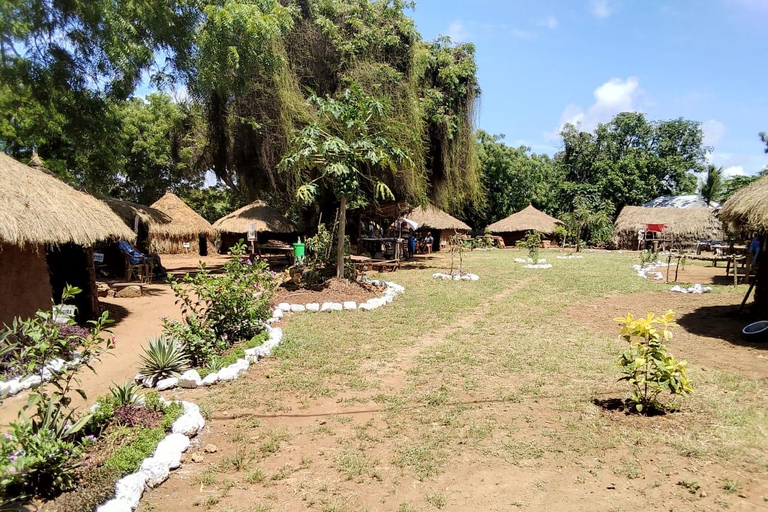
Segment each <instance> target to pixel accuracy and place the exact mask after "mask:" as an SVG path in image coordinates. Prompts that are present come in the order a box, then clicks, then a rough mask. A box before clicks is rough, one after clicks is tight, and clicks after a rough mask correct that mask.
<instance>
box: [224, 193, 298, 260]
mask: <svg viewBox="0 0 768 512" xmlns="http://www.w3.org/2000/svg"><path fill="white" fill-rule="evenodd" d="M251 225H253V227H254V228H255V230H256V233H269V234H271V235H283V237H282V238H285V236H284V235H287V234H290V233H295V232H296V226H294V225H293V223H292V222H291V221H290V220H288V219H286V218H285V217H284V216H283V215H282V214H281V213H280V212H278V211H277V210H275V209H274V208H272V207H271V206H269V205H268V204H267V203H265V202H264V201H254V202H252V203H251V204H248V205H245V206H243V207H242V208H240V209H239V210H235V211H234V212H232V213H230V214H229V215H225V216H224V217H222V218H220V219H219V220H217V221H216V222H214V223H213V228H214V229H215V230H216V231H218V232H219V234H220V235H221V248H220V250H221V251H224V250H226V249H227V248H228V247H230V246H231V245H232V244H233V243H235V242H237V241H238V240H239V239H241V238H242V239H245V237H246V234H247V233H248V231H249V230H250V229H251ZM277 238H281V237H280V236H278V237H277ZM262 239H263V237H262V236H259V240H260V241H262Z"/></svg>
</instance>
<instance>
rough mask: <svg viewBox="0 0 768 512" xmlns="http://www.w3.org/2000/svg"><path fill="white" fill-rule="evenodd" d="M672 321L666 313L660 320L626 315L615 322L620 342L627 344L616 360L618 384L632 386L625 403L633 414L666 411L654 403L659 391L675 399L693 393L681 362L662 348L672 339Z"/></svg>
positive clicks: (683, 363) (673, 315)
mask: <svg viewBox="0 0 768 512" xmlns="http://www.w3.org/2000/svg"><path fill="white" fill-rule="evenodd" d="M674 318H675V314H674V313H673V312H672V311H667V312H666V313H664V315H662V316H660V317H658V316H655V315H654V314H653V313H649V314H648V316H647V317H646V318H637V319H636V318H634V317H633V316H632V315H627V317H626V318H616V319H615V321H617V322H619V323H620V324H622V327H621V333H620V336H621V338H623V339H624V340H625V341H626V342H627V343H629V348H628V350H627V351H625V352H624V354H622V356H621V359H620V360H619V365H620V366H621V367H622V372H623V373H624V377H622V378H621V380H624V381H627V382H628V383H629V384H630V385H631V386H632V393H631V394H630V395H629V397H628V398H627V401H628V403H629V405H630V406H631V407H632V408H633V409H634V410H635V411H637V412H640V413H644V414H652V413H654V412H657V411H659V412H661V411H665V410H667V408H668V407H667V406H666V405H664V404H662V403H661V402H659V400H658V396H659V395H660V394H661V393H662V392H663V391H669V392H670V393H671V394H672V395H673V397H675V398H676V397H678V396H686V395H688V394H690V393H692V392H693V388H692V386H691V383H690V381H689V380H688V377H687V375H686V368H685V366H686V363H685V361H677V360H675V358H674V357H672V356H671V355H670V354H669V353H668V352H667V347H666V346H665V345H664V342H666V341H669V340H671V339H672V332H671V331H670V330H669V328H670V327H673V326H675V325H676V324H675V323H674Z"/></svg>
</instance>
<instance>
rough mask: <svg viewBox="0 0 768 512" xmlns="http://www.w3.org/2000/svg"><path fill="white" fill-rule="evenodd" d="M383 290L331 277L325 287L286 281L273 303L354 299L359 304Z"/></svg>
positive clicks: (280, 287) (278, 289)
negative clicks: (296, 284)
mask: <svg viewBox="0 0 768 512" xmlns="http://www.w3.org/2000/svg"><path fill="white" fill-rule="evenodd" d="M382 291H383V288H381V287H375V286H371V285H369V284H363V283H357V282H353V281H345V280H338V279H331V280H330V281H328V282H327V283H326V284H325V285H324V286H323V287H321V288H319V289H310V290H307V289H304V288H298V287H296V286H294V285H291V284H290V283H286V284H284V285H283V286H279V287H278V288H277V290H275V296H274V298H273V299H272V301H271V303H272V304H273V305H276V304H280V303H281V302H288V303H289V304H310V303H312V302H316V303H318V304H322V303H323V302H344V301H346V300H353V301H355V302H357V303H358V304H359V303H361V302H365V301H367V300H368V299H371V298H373V297H376V296H378V295H381V293H382Z"/></svg>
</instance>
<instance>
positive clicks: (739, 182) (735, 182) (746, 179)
mask: <svg viewBox="0 0 768 512" xmlns="http://www.w3.org/2000/svg"><path fill="white" fill-rule="evenodd" d="M758 179H760V176H733V177H732V178H730V179H729V180H727V181H726V182H725V183H724V184H723V193H722V195H721V199H722V200H723V201H727V200H728V198H730V197H731V196H732V195H733V194H735V193H736V191H737V190H741V189H742V188H744V187H746V186H747V185H750V184H752V183H754V182H755V181H757V180H758Z"/></svg>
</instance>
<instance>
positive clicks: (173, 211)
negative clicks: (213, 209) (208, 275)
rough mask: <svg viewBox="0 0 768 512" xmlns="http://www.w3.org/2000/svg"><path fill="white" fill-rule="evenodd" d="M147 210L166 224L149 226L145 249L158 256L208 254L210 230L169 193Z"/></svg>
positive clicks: (152, 223) (197, 216)
mask: <svg viewBox="0 0 768 512" xmlns="http://www.w3.org/2000/svg"><path fill="white" fill-rule="evenodd" d="M150 208H152V209H154V210H157V211H159V212H161V213H163V214H165V215H166V216H167V217H169V219H170V220H169V221H168V222H163V223H158V222H150V227H149V246H150V249H151V252H156V253H160V254H183V253H197V254H200V255H201V256H205V255H206V254H208V240H209V239H210V240H212V239H214V238H215V237H216V232H215V231H214V229H213V226H211V224H210V223H209V222H208V221H207V220H205V219H204V218H202V217H201V216H200V215H199V214H198V213H197V212H196V211H195V210H193V209H192V208H190V207H189V206H187V205H186V203H184V201H182V200H181V199H179V196H177V195H176V194H174V193H172V192H166V194H165V195H164V196H163V197H161V198H160V199H158V200H157V201H155V202H154V203H152V205H151V206H150Z"/></svg>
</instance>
